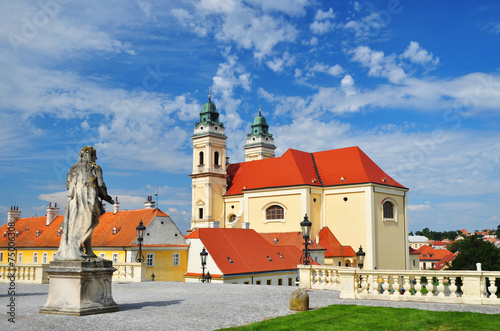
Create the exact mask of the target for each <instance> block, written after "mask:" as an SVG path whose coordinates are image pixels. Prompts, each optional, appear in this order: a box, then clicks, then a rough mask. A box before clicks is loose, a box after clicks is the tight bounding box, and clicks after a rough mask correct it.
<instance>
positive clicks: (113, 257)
mask: <svg viewBox="0 0 500 331" xmlns="http://www.w3.org/2000/svg"><path fill="white" fill-rule="evenodd" d="M111 256H112V257H111V259H112V261H113V263H118V253H113V255H111Z"/></svg>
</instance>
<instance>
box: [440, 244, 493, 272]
mask: <svg viewBox="0 0 500 331" xmlns="http://www.w3.org/2000/svg"><path fill="white" fill-rule="evenodd" d="M451 246H452V247H451V251H452V252H453V251H458V252H459V253H458V255H457V257H455V258H454V259H453V261H451V266H450V268H449V269H450V270H476V263H478V262H480V263H481V267H482V270H485V271H498V270H500V249H498V248H496V247H495V245H493V244H492V243H491V242H489V241H483V240H482V239H481V238H480V237H478V236H470V237H467V238H465V239H464V240H458V241H457V242H455V243H454V244H453V245H451Z"/></svg>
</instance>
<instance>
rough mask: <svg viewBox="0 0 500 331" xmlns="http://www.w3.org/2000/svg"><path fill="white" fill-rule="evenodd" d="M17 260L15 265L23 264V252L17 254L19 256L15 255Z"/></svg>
mask: <svg viewBox="0 0 500 331" xmlns="http://www.w3.org/2000/svg"><path fill="white" fill-rule="evenodd" d="M17 260H18V262H17V263H23V252H19V254H17Z"/></svg>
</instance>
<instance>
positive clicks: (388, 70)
mask: <svg viewBox="0 0 500 331" xmlns="http://www.w3.org/2000/svg"><path fill="white" fill-rule="evenodd" d="M349 53H350V54H352V60H353V61H356V62H359V63H361V65H362V66H363V67H366V68H369V69H370V70H369V71H368V75H369V76H372V77H385V78H387V79H389V81H390V82H391V83H395V84H398V83H400V82H401V81H402V80H403V79H404V78H406V73H405V72H404V70H403V68H401V67H400V66H399V64H398V63H396V56H395V55H389V56H385V55H384V52H382V51H373V50H371V49H370V48H369V47H367V46H359V47H357V48H356V49H354V50H351V51H349Z"/></svg>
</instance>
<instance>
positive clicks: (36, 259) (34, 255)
mask: <svg viewBox="0 0 500 331" xmlns="http://www.w3.org/2000/svg"><path fill="white" fill-rule="evenodd" d="M33 263H38V252H34V253H33Z"/></svg>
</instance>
